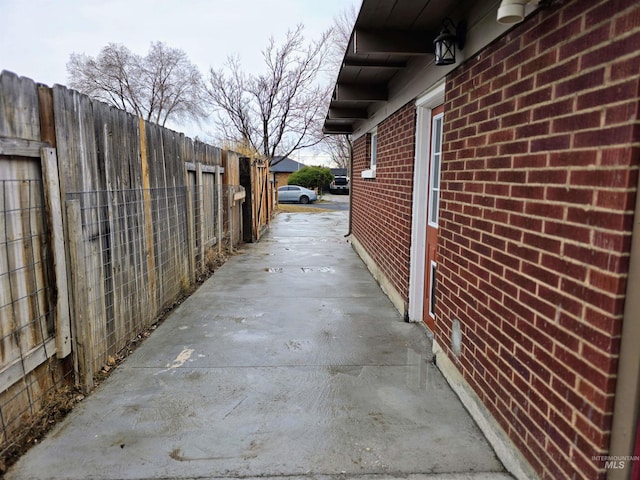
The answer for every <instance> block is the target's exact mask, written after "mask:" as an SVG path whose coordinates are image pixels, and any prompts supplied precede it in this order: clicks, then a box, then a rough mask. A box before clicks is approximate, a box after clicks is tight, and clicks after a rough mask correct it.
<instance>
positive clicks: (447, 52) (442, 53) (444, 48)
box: [433, 27, 456, 65]
mask: <svg viewBox="0 0 640 480" xmlns="http://www.w3.org/2000/svg"><path fill="white" fill-rule="evenodd" d="M433 46H434V47H435V54H436V65H451V64H453V63H456V37H455V35H453V34H451V32H449V29H447V27H444V28H443V29H442V31H441V32H440V35H438V36H437V37H436V39H435V40H434V41H433Z"/></svg>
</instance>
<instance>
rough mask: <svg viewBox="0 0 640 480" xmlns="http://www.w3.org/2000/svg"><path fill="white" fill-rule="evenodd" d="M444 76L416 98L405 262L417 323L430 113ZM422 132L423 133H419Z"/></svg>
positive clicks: (422, 272)
mask: <svg viewBox="0 0 640 480" xmlns="http://www.w3.org/2000/svg"><path fill="white" fill-rule="evenodd" d="M444 94H445V82H444V79H443V80H442V81H441V82H440V83H438V84H437V85H435V86H434V87H433V88H432V89H431V90H429V91H428V92H427V93H425V94H424V95H422V96H420V97H418V99H417V100H416V150H415V158H414V169H413V207H412V219H411V260H410V263H409V308H408V313H409V321H411V322H421V321H422V313H423V307H424V285H425V281H424V279H425V273H426V272H425V258H426V248H427V245H426V243H427V208H428V205H427V204H428V194H429V181H430V178H429V174H430V169H429V159H430V157H431V115H432V111H433V109H434V108H435V107H438V106H440V105H442V104H443V103H444ZM422 132H426V133H427V134H426V135H421V133H422Z"/></svg>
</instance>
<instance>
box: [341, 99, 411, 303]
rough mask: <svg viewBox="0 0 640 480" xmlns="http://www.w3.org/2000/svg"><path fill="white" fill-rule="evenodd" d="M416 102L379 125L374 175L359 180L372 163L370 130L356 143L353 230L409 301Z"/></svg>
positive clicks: (352, 180) (394, 285)
mask: <svg viewBox="0 0 640 480" xmlns="http://www.w3.org/2000/svg"><path fill="white" fill-rule="evenodd" d="M415 115H416V113H415V106H414V105H413V104H409V105H406V106H404V107H403V108H401V109H400V110H398V111H397V112H396V113H395V114H394V115H393V116H391V117H390V118H388V119H387V120H385V121H384V122H382V123H381V124H380V125H379V126H378V129H377V132H378V141H377V142H378V143H377V161H376V178H375V179H363V178H362V177H361V175H360V174H361V172H362V171H363V170H366V169H368V168H369V166H370V159H371V157H370V155H371V153H370V141H371V138H370V136H369V135H365V136H362V137H360V138H359V139H358V140H356V142H355V145H354V158H353V171H354V175H353V176H354V178H353V179H351V184H352V196H353V197H352V201H353V225H352V228H353V234H354V235H355V237H356V238H357V239H358V241H359V242H360V243H361V244H362V246H363V247H364V248H365V249H366V251H367V253H368V254H369V255H370V256H371V257H372V258H373V260H374V261H375V262H376V264H377V265H378V267H379V268H380V269H381V270H382V272H383V273H384V274H385V276H386V277H387V278H388V279H389V281H390V282H391V284H392V285H393V287H394V288H395V289H396V290H397V291H398V293H399V294H400V295H401V296H402V297H403V298H404V299H405V301H408V295H409V294H408V292H409V248H410V244H411V207H412V191H413V162H414V144H415V123H416V122H415Z"/></svg>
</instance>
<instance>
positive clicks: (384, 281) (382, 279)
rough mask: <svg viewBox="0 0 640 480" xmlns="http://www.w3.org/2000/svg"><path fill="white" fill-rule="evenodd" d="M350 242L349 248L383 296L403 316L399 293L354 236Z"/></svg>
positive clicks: (403, 307)
mask: <svg viewBox="0 0 640 480" xmlns="http://www.w3.org/2000/svg"><path fill="white" fill-rule="evenodd" d="M350 240H351V246H352V247H353V249H354V250H355V251H356V253H357V254H358V256H359V257H360V259H361V260H362V261H363V262H364V264H365V265H366V267H367V268H368V269H369V272H371V275H372V276H373V278H375V280H376V282H378V285H380V288H382V291H383V292H384V293H385V295H387V297H389V300H391V303H393V306H394V307H396V310H398V312H400V314H401V315H405V313H406V312H405V309H406V302H405V300H404V298H402V295H400V293H399V292H398V291H397V290H396V289H395V288H394V286H393V285H392V284H391V281H389V279H388V278H387V276H386V275H385V274H384V273H383V272H382V270H380V268H379V267H378V265H377V264H376V262H375V261H374V260H373V258H372V257H371V255H369V253H367V251H366V250H365V248H364V247H363V246H362V244H361V243H360V242H359V241H358V239H357V238H356V237H355V236H353V235H351V238H350Z"/></svg>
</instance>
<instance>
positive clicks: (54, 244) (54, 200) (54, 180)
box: [40, 148, 71, 358]
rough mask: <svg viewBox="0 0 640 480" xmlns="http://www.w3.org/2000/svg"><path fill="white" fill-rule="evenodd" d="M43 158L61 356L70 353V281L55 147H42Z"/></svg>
mask: <svg viewBox="0 0 640 480" xmlns="http://www.w3.org/2000/svg"><path fill="white" fill-rule="evenodd" d="M40 158H41V162H42V178H43V184H44V198H45V204H46V209H47V219H48V223H49V232H50V234H51V250H52V253H53V271H54V273H55V279H56V280H55V283H56V289H57V292H58V294H57V296H56V305H55V329H56V354H57V355H58V358H65V357H66V356H67V355H69V354H70V353H71V326H70V321H71V320H70V318H69V284H68V282H67V258H66V254H65V250H64V231H63V225H62V204H61V200H60V179H59V177H58V159H57V157H56V151H55V149H53V148H43V149H41V151H40Z"/></svg>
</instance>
